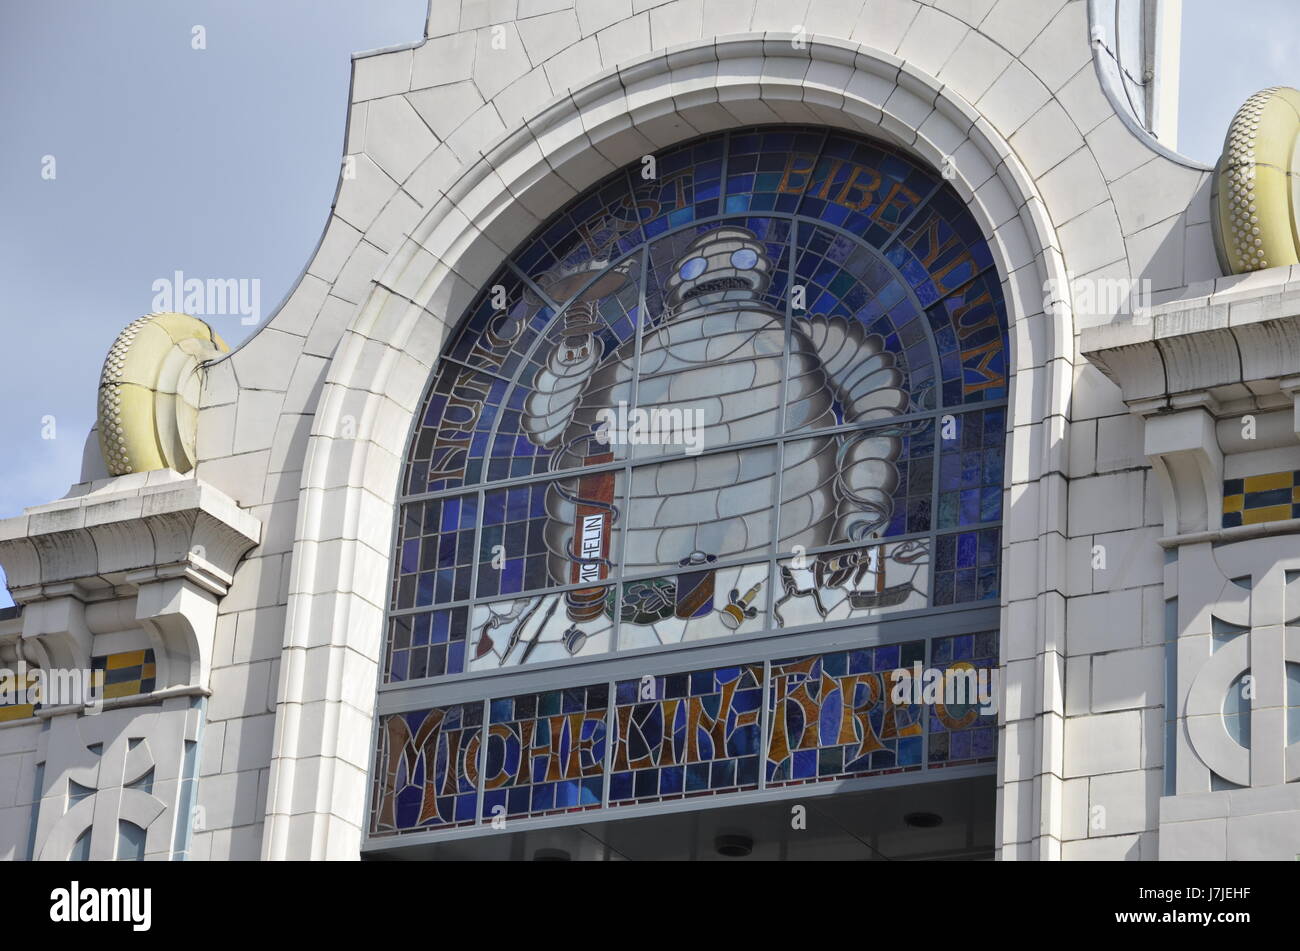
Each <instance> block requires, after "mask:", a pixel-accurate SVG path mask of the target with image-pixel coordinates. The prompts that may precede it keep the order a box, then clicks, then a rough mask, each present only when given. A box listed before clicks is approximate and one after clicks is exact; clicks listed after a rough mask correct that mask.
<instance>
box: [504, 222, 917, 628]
mask: <svg viewBox="0 0 1300 951" xmlns="http://www.w3.org/2000/svg"><path fill="white" fill-rule="evenodd" d="M773 266H774V265H773V262H772V260H771V259H770V257H769V255H768V253H767V248H766V246H765V245H764V243H763V242H762V241H760V240H759V239H758V237H757V236H756V235H755V234H754V233H753V232H751V231H749V230H748V229H745V228H742V227H737V226H734V225H724V226H722V227H718V228H714V229H712V230H710V231H706V232H704V233H703V234H701V235H699V236H698V237H697V238H695V239H694V240H693V241H692V242H691V243H690V244H689V246H688V247H687V248H686V249H685V251H684V252H683V253H682V254H681V255H680V257H679V258H678V260H677V261H676V263H675V264H674V266H673V270H672V273H671V276H670V277H669V278H668V279H667V281H666V283H665V286H664V311H663V313H662V314H661V315H659V319H658V320H657V321H656V322H654V323H652V324H651V325H650V326H649V327H648V328H647V329H646V330H645V332H644V333H643V335H642V338H641V341H640V354H639V357H640V375H639V377H638V376H637V373H636V360H637V341H636V339H635V337H633V338H631V339H628V340H627V341H625V342H623V343H622V344H621V345H619V346H618V347H617V348H615V349H614V350H613V351H612V352H610V353H602V352H601V343H600V339H599V338H598V337H597V336H596V334H595V332H596V330H597V328H596V326H595V325H594V324H593V323H592V321H591V319H590V317H591V314H590V311H589V310H587V311H585V312H584V311H583V310H582V307H574V308H571V310H572V311H574V313H571V314H568V315H566V318H567V320H568V323H567V324H566V326H565V336H564V337H563V338H562V339H560V340H559V341H558V342H557V344H556V345H555V346H554V347H553V349H552V350H551V352H550V353H549V355H548V358H547V360H546V363H545V365H544V366H543V367H542V368H541V369H540V370H539V371H538V372H537V375H536V378H535V379H534V381H533V391H532V392H531V393H530V395H529V396H528V398H527V399H526V401H525V403H524V412H523V420H522V423H523V428H524V430H525V432H526V433H527V435H528V437H529V438H530V439H531V440H532V441H533V442H534V443H535V444H536V445H538V446H540V447H544V448H545V449H547V450H550V451H551V453H552V471H553V472H555V473H556V475H557V477H558V478H557V480H556V481H555V482H554V483H552V485H551V487H550V489H549V490H548V493H547V514H548V524H547V532H546V536H547V546H548V550H549V553H550V554H549V565H550V573H551V575H552V577H553V578H554V579H555V580H556V581H557V582H558V583H561V584H570V583H580V582H582V581H584V580H589V581H592V582H593V587H592V588H590V589H583V590H578V591H573V592H570V593H569V596H568V598H567V600H566V611H567V612H568V613H569V616H570V617H571V618H573V619H575V620H581V619H583V618H589V617H593V616H595V614H596V613H598V612H599V611H601V610H603V609H605V607H604V597H605V590H606V588H607V587H608V586H605V587H601V586H600V585H599V584H597V582H599V581H600V580H601V579H603V578H605V577H608V574H609V571H610V567H611V558H612V557H614V558H616V557H617V553H613V554H612V555H611V552H610V551H609V550H608V548H609V537H610V528H611V526H612V523H613V522H614V521H615V520H619V526H618V527H619V530H620V531H621V532H622V534H623V546H624V547H623V559H624V570H625V571H626V572H627V573H629V574H630V573H643V574H644V573H649V572H652V571H665V570H667V571H669V572H671V570H672V569H671V568H669V569H665V566H682V574H681V578H683V579H685V578H688V577H689V578H690V579H692V581H691V590H690V591H689V592H686V591H683V590H680V589H681V588H682V587H683V584H678V585H677V588H678V590H677V591H676V593H675V594H674V595H673V597H674V598H675V600H676V602H677V603H676V604H675V605H668V606H665V608H664V610H668V609H669V608H673V609H675V610H676V611H677V612H678V613H677V616H678V617H688V616H699V614H700V613H701V612H702V611H703V610H707V608H708V607H711V606H712V587H711V581H710V580H707V579H706V580H701V579H703V578H704V575H705V574H707V567H708V565H709V564H711V563H712V562H713V561H714V560H716V559H719V558H726V559H743V558H745V557H747V556H754V557H755V558H756V559H761V558H763V557H765V556H766V554H767V553H768V551H769V545H770V542H771V535H772V532H773V531H775V530H776V526H775V522H776V519H775V517H774V513H773V502H774V497H773V485H774V481H775V478H776V472H775V468H776V464H777V463H776V461H775V460H776V459H777V458H778V456H777V454H776V452H775V450H774V449H772V448H771V447H758V448H752V449H731V450H727V451H722V452H714V451H711V450H713V449H716V448H718V447H722V446H724V445H727V444H732V443H743V442H747V441H754V442H760V441H763V440H770V439H772V437H773V436H775V435H776V434H778V433H781V432H783V431H784V432H785V433H787V434H797V435H799V436H801V437H806V438H798V439H788V440H787V442H786V444H785V453H784V458H783V460H782V462H781V465H782V472H781V474H780V482H781V488H782V491H781V496H782V500H783V501H782V503H781V506H780V529H779V532H780V539H779V545H780V547H781V550H783V551H791V550H796V548H797V547H798V548H802V549H810V548H817V547H822V546H827V545H834V544H840V543H854V542H860V543H862V545H863V548H864V550H865V549H866V548H868V547H869V546H870V545H871V544H872V542H871V540H872V539H873V538H875V537H876V535H877V534H878V532H879V531H880V530H881V529H882V527H883V526H884V525H885V524H887V523H888V521H889V519H890V517H891V516H892V513H893V494H894V491H895V489H896V488H897V485H898V479H899V476H898V470H897V468H896V466H895V463H896V461H897V459H898V456H899V453H900V451H901V448H902V439H901V435H900V430H899V429H898V427H897V426H894V427H890V426H889V424H890V423H891V421H894V420H895V419H896V418H897V417H898V416H899V415H900V414H902V413H904V412H905V411H906V410H907V409H908V394H907V392H906V391H905V390H904V389H903V388H902V385H903V375H902V373H901V371H900V370H899V368H898V366H897V365H896V361H895V357H894V355H893V354H892V353H890V352H889V351H888V350H886V349H885V342H884V340H883V339H882V338H881V337H880V336H878V335H876V334H872V333H868V332H867V331H866V330H865V329H864V328H863V326H862V325H861V324H860V323H859V322H858V321H856V320H850V319H845V318H843V317H839V316H832V317H825V316H820V315H812V316H807V317H798V318H795V319H794V320H792V321H791V322H790V332H789V352H788V353H787V351H786V341H787V333H786V326H787V320H786V315H785V314H784V313H783V312H782V311H780V310H777V309H776V308H775V307H773V306H772V305H771V304H770V303H768V301H767V299H766V298H765V294H766V292H767V290H768V288H769V285H770V284H771V281H772V269H773ZM575 314H579V315H582V314H585V316H575ZM652 316H653V315H652ZM786 363H788V365H789V374H788V377H787V378H786V379H785V380H783V374H782V368H783V366H784V365H785V364H786ZM621 405H622V406H634V407H636V408H637V409H638V410H641V411H645V413H647V414H649V415H651V416H654V415H655V414H660V415H661V416H662V418H665V419H673V420H678V419H691V420H695V421H696V422H697V423H698V426H699V434H698V435H699V437H700V440H701V443H702V447H703V451H702V452H700V453H698V454H693V455H687V454H684V453H683V452H682V451H681V450H680V448H674V447H666V446H659V445H644V446H643V445H636V446H634V447H632V450H631V451H632V452H634V453H635V455H636V458H637V459H638V461H640V460H642V459H647V458H662V459H664V460H666V461H665V462H664V463H663V464H662V465H659V466H651V467H648V468H638V469H636V470H634V475H633V478H632V480H631V482H630V484H628V485H627V486H626V490H625V491H626V497H625V498H624V499H623V500H622V502H621V505H622V507H623V511H622V512H619V511H618V510H617V508H616V506H615V504H614V485H615V483H614V476H613V474H612V473H605V474H604V475H601V474H585V475H583V474H579V475H574V476H571V477H564V476H563V473H564V471H565V470H571V469H575V468H580V467H583V466H585V465H592V464H599V463H602V462H612V461H614V459H615V458H616V457H615V455H614V452H613V449H614V447H613V446H612V445H611V444H610V438H609V431H608V420H609V418H610V416H609V413H610V411H611V410H612V409H614V408H616V407H619V406H621ZM860 424H880V428H879V429H868V430H865V431H863V430H859V431H852V430H850V429H849V427H852V426H854V425H860ZM620 458H621V457H620ZM875 557H876V558H880V557H881V553H880V552H879V551H878V550H877V552H876V556H875ZM701 566H703V567H704V568H705V569H706V571H705V572H701V571H700V570H698V569H699V568H700V567H701ZM841 574H842V575H844V576H847V574H848V572H842V573H841ZM837 577H838V576H837ZM701 586H703V587H701ZM665 597H667V595H665ZM752 598H753V592H752V591H750V592H746V594H745V595H744V596H741V595H740V593H739V592H735V591H733V592H732V593H731V597H730V599H729V600H730V604H729V605H727V606H730V607H732V608H733V610H732V611H730V612H727V611H726V607H727V606H719V608H720V610H722V611H723V612H724V613H726V614H727V618H726V620H727V622H728V624H729V626H730V625H731V624H732V623H734V624H739V623H741V622H742V621H743V619H744V617H746V616H748V615H747V612H745V611H744V610H736V609H735V606H736V605H737V604H740V603H742V602H743V605H742V608H743V606H746V605H748V600H746V599H750V600H752ZM683 601H687V604H686V606H685V608H684V607H683ZM684 609H689V610H690V611H691V612H694V613H692V614H690V615H686V614H683V613H681V612H682V610H684Z"/></svg>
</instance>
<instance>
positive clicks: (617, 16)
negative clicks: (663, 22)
mask: <svg viewBox="0 0 1300 951" xmlns="http://www.w3.org/2000/svg"><path fill="white" fill-rule="evenodd" d="M750 5H751V6H752V0H751V3H750ZM575 9H576V10H577V13H578V24H579V26H580V27H581V28H582V35H583V36H591V35H592V34H593V33H596V32H597V31H599V30H603V29H604V28H605V27H607V26H609V25H610V24H612V23H618V22H619V21H620V20H625V19H627V18H628V17H630V16H631V15H632V0H577V3H576V6H575Z"/></svg>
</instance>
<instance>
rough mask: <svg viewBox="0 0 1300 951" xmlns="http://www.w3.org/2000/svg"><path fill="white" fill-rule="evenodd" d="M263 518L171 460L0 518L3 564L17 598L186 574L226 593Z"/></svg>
mask: <svg viewBox="0 0 1300 951" xmlns="http://www.w3.org/2000/svg"><path fill="white" fill-rule="evenodd" d="M261 529H262V527H261V523H260V522H259V521H258V520H257V519H256V518H254V517H253V516H252V515H250V514H249V513H248V512H246V511H244V510H242V509H240V508H239V506H237V505H236V504H235V502H234V501H233V500H232V499H230V497H229V496H227V495H225V494H224V493H222V492H220V491H219V490H217V489H215V488H213V487H212V486H210V485H208V484H206V483H203V482H200V481H199V480H198V479H197V478H195V477H194V476H182V475H180V474H179V473H177V472H174V471H171V470H160V471H156V472H150V473H136V474H133V475H127V476H122V477H119V478H116V479H106V480H103V481H101V482H95V483H90V484H87V485H83V486H78V487H77V488H76V489H74V490H73V493H72V494H71V495H69V496H68V497H66V498H63V499H60V500H58V501H56V502H51V503H49V504H47V505H39V506H36V507H33V508H30V509H27V510H26V511H25V512H24V513H23V514H22V515H19V516H17V517H15V518H10V519H5V520H3V521H0V566H2V567H3V568H4V571H5V575H6V580H7V582H8V585H9V588H10V591H11V593H12V594H13V597H14V600H15V601H17V602H19V603H31V602H34V601H40V600H44V599H46V598H49V597H59V596H63V595H68V594H71V595H73V596H75V597H77V598H78V599H79V600H82V601H87V602H90V601H95V600H99V599H104V598H111V597H119V596H122V595H124V594H127V593H131V592H133V591H134V590H135V589H136V588H138V586H139V585H140V584H141V583H143V582H147V581H151V580H157V579H162V578H168V577H174V578H185V579H187V580H189V581H191V582H193V583H194V584H196V585H197V586H199V587H200V588H203V589H206V590H208V591H210V592H212V594H214V595H216V596H218V597H220V596H221V595H224V594H225V592H226V590H227V588H228V587H229V585H230V582H231V579H232V576H233V574H234V570H235V565H236V564H238V562H239V560H240V559H241V558H242V557H243V556H244V554H245V553H246V552H247V551H248V550H249V549H250V548H252V547H253V546H254V545H256V544H257V543H258V541H259V540H260V538H261Z"/></svg>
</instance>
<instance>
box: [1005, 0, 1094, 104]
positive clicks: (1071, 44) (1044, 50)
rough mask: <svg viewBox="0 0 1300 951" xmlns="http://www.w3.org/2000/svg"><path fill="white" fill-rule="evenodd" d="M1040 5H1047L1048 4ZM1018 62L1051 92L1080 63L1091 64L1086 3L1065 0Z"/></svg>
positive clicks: (1081, 64)
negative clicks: (1027, 68)
mask: <svg viewBox="0 0 1300 951" xmlns="http://www.w3.org/2000/svg"><path fill="white" fill-rule="evenodd" d="M1035 6H1036V7H1038V6H1040V5H1039V4H1035ZM1041 6H1043V7H1047V6H1050V4H1041ZM990 19H992V18H990ZM1021 61H1022V62H1023V63H1024V64H1025V65H1026V66H1028V67H1029V68H1030V69H1032V70H1033V71H1034V73H1035V75H1037V76H1038V78H1039V79H1041V80H1042V81H1043V83H1044V84H1045V85H1046V86H1047V88H1048V89H1050V90H1051V91H1052V92H1056V90H1058V89H1060V88H1061V87H1062V86H1063V85H1065V83H1066V81H1067V80H1069V79H1070V78H1071V77H1072V76H1074V74H1075V73H1077V72H1078V71H1079V70H1080V69H1082V68H1083V67H1084V66H1088V67H1092V47H1091V42H1090V40H1089V36H1088V9H1087V4H1086V3H1066V4H1065V5H1064V6H1062V7H1061V8H1060V9H1059V11H1058V12H1057V14H1056V16H1055V17H1054V18H1053V19H1052V21H1051V22H1050V23H1049V24H1048V25H1047V26H1046V28H1044V29H1043V31H1042V32H1041V33H1039V34H1038V36H1037V37H1035V38H1034V40H1033V41H1032V42H1031V43H1030V44H1029V46H1028V48H1027V49H1026V50H1025V52H1024V54H1023V56H1021Z"/></svg>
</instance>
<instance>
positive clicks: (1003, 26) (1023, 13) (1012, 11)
mask: <svg viewBox="0 0 1300 951" xmlns="http://www.w3.org/2000/svg"><path fill="white" fill-rule="evenodd" d="M1065 3H1066V0H998V4H997V6H995V7H994V8H993V9H992V10H991V11H990V12H989V15H988V16H987V17H985V18H984V22H982V23H981V24H980V31H981V32H983V33H984V34H985V35H987V36H988V37H989V38H990V39H992V40H994V41H995V42H997V43H999V44H1001V45H1002V46H1003V47H1005V48H1006V49H1007V51H1008V52H1010V53H1011V54H1012V55H1013V56H1019V55H1020V54H1021V53H1023V52H1024V51H1025V49H1026V48H1027V47H1028V46H1029V44H1030V43H1032V42H1033V41H1034V39H1035V38H1036V37H1038V36H1039V35H1040V34H1041V33H1042V32H1043V30H1044V29H1045V28H1046V27H1047V25H1048V24H1049V23H1050V22H1051V21H1052V18H1053V17H1054V16H1056V14H1057V11H1059V10H1060V9H1061V7H1063V6H1064V5H1065ZM1074 5H1075V6H1078V4H1077V3H1076V4H1074ZM1080 42H1082V39H1080Z"/></svg>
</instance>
